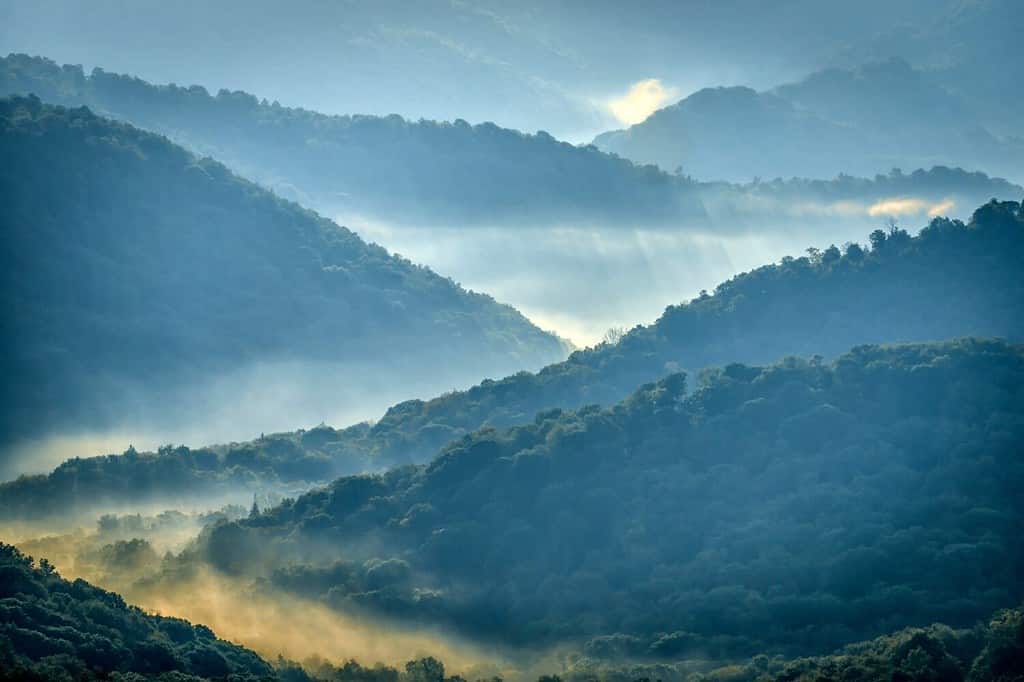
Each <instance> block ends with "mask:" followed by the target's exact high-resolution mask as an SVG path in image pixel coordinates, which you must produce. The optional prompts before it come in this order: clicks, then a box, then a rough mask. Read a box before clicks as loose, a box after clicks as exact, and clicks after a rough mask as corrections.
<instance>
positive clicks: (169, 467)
mask: <svg viewBox="0 0 1024 682" xmlns="http://www.w3.org/2000/svg"><path fill="white" fill-rule="evenodd" d="M870 242H871V246H870V248H862V247H861V246H858V245H848V246H846V247H844V249H842V250H840V249H838V248H836V247H829V248H826V249H824V250H820V251H819V250H812V251H811V253H810V254H809V255H807V256H804V257H801V258H787V259H784V260H783V261H782V262H781V263H779V264H775V265H767V266H764V267H762V268H759V269H757V270H754V271H752V272H749V273H746V274H742V275H739V276H737V277H735V278H733V279H731V280H729V281H727V282H725V283H723V284H721V285H719V286H718V287H717V288H716V289H715V291H714V292H713V293H712V294H708V295H702V296H700V297H698V298H696V299H694V300H692V301H690V302H689V303H685V304H681V305H678V306H672V307H670V308H668V309H667V310H666V311H665V313H664V314H663V315H662V317H661V318H660V319H659V320H658V321H657V322H656V323H654V324H652V325H650V326H647V327H639V326H638V327H636V328H635V329H633V330H632V331H630V332H628V333H627V334H625V336H624V337H623V338H622V339H621V341H619V342H618V343H616V344H601V345H599V346H597V347H595V348H591V349H587V350H583V351H578V352H575V353H573V354H572V355H571V356H570V358H569V359H568V360H566V361H565V362H561V363H558V364H554V365H550V366H548V367H546V368H545V369H543V370H541V371H540V372H537V373H536V374H532V373H528V372H522V373H519V374H515V375H513V376H509V377H506V378H505V379H502V380H500V381H485V382H483V383H481V384H480V385H478V386H475V387H474V388H472V389H469V390H468V391H463V392H455V393H450V394H447V395H443V396H441V397H438V398H435V399H433V400H429V401H421V400H411V401H408V402H404V403H400V404H398V405H395V406H394V407H392V408H391V409H390V410H389V411H388V412H387V414H385V415H384V416H383V418H381V419H380V420H379V421H377V422H376V423H374V424H372V425H370V424H359V425H355V426H351V427H349V428H345V429H340V430H336V429H333V428H330V427H326V426H322V427H318V428H315V429H312V430H308V431H300V432H296V433H284V434H273V435H268V436H266V437H265V438H263V439H260V440H256V441H252V442H248V443H242V444H236V445H231V446H222V447H218V448H203V449H193V450H189V449H188V448H184V447H182V448H167V449H164V450H162V451H161V452H159V453H149V454H139V453H135V452H132V453H129V454H128V456H126V457H125V456H108V457H96V458H88V459H74V460H69V461H68V462H66V463H65V464H63V465H61V466H60V467H58V468H57V469H56V470H55V471H54V472H53V473H51V474H49V475H47V476H35V477H26V478H23V479H20V480H18V481H13V482H10V483H6V484H3V485H0V514H2V515H3V516H7V517H11V518H18V517H21V518H26V517H34V516H45V515H49V514H53V513H57V512H60V511H62V510H68V509H72V508H74V507H75V506H76V505H90V504H100V503H103V502H118V501H120V502H127V501H141V500H145V499H151V498H153V497H166V498H172V499H178V498H180V496H182V495H183V494H186V493H194V494H197V495H198V494H208V493H210V492H217V491H225V490H230V489H237V488H238V487H239V486H245V485H258V486H262V487H277V488H279V489H280V488H286V487H289V486H293V485H294V484H295V483H297V482H300V481H325V480H329V479H331V478H333V477H334V476H337V475H341V474H346V473H359V472H363V471H368V470H380V469H383V468H385V467H388V466H393V465H396V464H403V463H410V462H424V461H427V460H428V459H429V458H431V457H433V456H434V455H435V454H436V453H437V451H438V449H439V448H440V447H442V446H443V445H445V444H446V443H449V442H451V441H453V440H455V439H457V438H459V437H461V436H463V435H464V434H466V433H468V432H471V431H474V430H475V429H478V428H480V427H481V426H485V425H494V426H511V425H517V424H527V423H530V422H532V420H533V419H534V416H535V415H536V414H537V413H538V412H540V411H542V410H546V409H550V408H562V409H575V408H577V407H580V406H583V405H589V404H602V405H608V404H612V403H615V402H617V401H619V400H622V399H623V398H625V397H626V396H627V395H629V394H630V393H631V392H632V391H634V390H635V389H636V387H637V386H639V385H641V384H644V383H646V382H650V381H656V380H658V379H660V378H662V377H664V376H666V375H667V374H670V373H672V372H675V371H678V370H680V369H686V370H691V371H696V370H699V369H701V368H703V367H707V366H715V365H724V364H727V363H730V362H750V363H765V362H773V361H775V360H777V359H779V358H781V357H784V356H786V355H790V354H796V355H803V356H813V355H822V356H826V357H834V356H836V355H838V354H839V353H842V352H844V351H846V350H848V349H849V348H851V347H852V346H855V345H857V344H867V343H887V342H909V341H933V340H941V339H949V338H954V337H959V336H970V335H973V336H995V337H1004V338H1007V339H1010V340H1012V341H1020V340H1022V339H1024V279H1022V278H1021V272H1024V213H1022V209H1021V205H1020V204H1018V203H1015V202H1002V203H990V204H987V205H985V206H982V207H981V208H979V209H978V210H977V211H975V213H974V216H973V218H972V219H971V221H970V222H969V224H966V225H965V224H963V223H961V222H959V221H950V220H946V219H935V220H933V221H932V222H931V224H930V225H929V226H928V227H926V228H925V229H924V230H922V231H921V233H920V234H919V235H918V236H916V237H912V236H910V235H908V234H907V233H906V232H904V231H902V230H893V231H890V232H883V231H876V232H875V233H873V234H872V235H871V236H870ZM140 481H141V482H144V483H140Z"/></svg>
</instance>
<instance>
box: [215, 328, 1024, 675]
mask: <svg viewBox="0 0 1024 682" xmlns="http://www.w3.org/2000/svg"><path fill="white" fill-rule="evenodd" d="M688 384H691V385H692V386H691V387H692V390H691V391H687V388H688ZM1022 391H1024V348H1022V347H1020V346H1013V345H1008V344H1005V343H1002V342H997V341H985V340H976V339H966V340H962V341H956V342H946V343H937V344H925V345H897V346H886V347H879V346H860V347H858V348H855V349H854V350H852V351H851V352H849V353H848V354H845V355H842V356H841V357H839V358H838V359H837V360H836V361H835V362H834V363H831V364H826V363H824V362H822V361H821V360H820V359H819V358H812V359H798V358H788V359H786V360H785V361H783V362H781V363H778V364H775V365H771V366H767V367H757V366H751V365H743V364H730V365H727V366H725V367H723V368H720V369H717V370H713V371H710V372H706V373H704V375H703V376H701V377H700V378H699V379H695V378H688V377H687V376H686V375H684V374H674V375H670V376H669V377H667V378H665V379H663V380H662V381H660V382H658V383H656V384H648V385H645V386H642V387H641V388H640V389H639V390H637V391H636V392H635V393H634V394H633V395H631V396H630V397H629V398H627V399H626V400H625V401H623V402H621V403H619V404H616V405H615V406H613V407H610V408H608V409H601V408H599V407H597V406H589V407H584V408H581V409H580V410H577V411H575V412H571V411H563V410H559V409H552V410H548V411H545V412H541V413H539V414H538V415H537V416H536V418H535V419H534V420H533V421H532V422H531V423H530V424H528V425H525V426H520V427H513V428H509V429H495V428H491V427H487V428H484V429H481V430H479V431H476V432H473V433H472V434H469V435H467V436H465V437H463V438H461V439H459V440H457V441H455V442H453V443H451V444H449V445H448V446H446V448H444V450H443V451H442V452H441V454H440V455H439V456H438V457H437V458H436V459H434V460H433V461H432V462H430V463H429V464H427V465H424V466H420V467H405V468H399V469H393V470H391V471H388V472H387V473H384V474H380V475H372V476H358V477H346V478H341V479H338V480H337V481H335V482H334V483H332V484H331V485H329V486H327V487H326V488H323V489H321V490H316V491H314V492H310V493H308V494H305V495H303V496H301V497H299V498H297V499H294V500H286V501H284V502H282V504H280V505H279V506H277V507H274V508H272V509H269V510H264V511H263V513H262V514H259V515H257V516H254V517H251V518H249V519H246V520H242V521H237V522H225V523H220V524H217V525H214V526H212V527H211V528H209V529H208V530H207V532H205V533H204V534H203V536H202V537H201V549H200V550H199V553H198V555H199V556H201V557H202V558H203V559H205V561H207V562H209V563H211V564H212V565H213V566H215V567H217V568H218V569H219V570H221V571H224V572H226V573H228V574H231V575H241V576H249V577H260V578H262V579H265V580H269V581H270V583H271V584H273V585H275V586H277V587H282V588H285V589H289V590H293V591H295V592H297V593H299V594H302V595H303V596H306V597H315V598H319V599H321V600H323V601H324V602H325V603H327V604H330V605H333V606H335V607H336V608H339V609H351V610H357V611H358V610H363V611H365V612H368V613H373V614H381V615H386V616H389V617H392V618H395V619H400V620H401V621H402V622H423V623H429V624H434V625H437V624H442V625H447V626H450V627H453V628H455V629H456V630H457V631H459V632H461V633H463V634H466V635H467V636H472V637H477V638H484V639H489V640H492V641H498V642H502V643H504V644H516V645H520V646H524V647H537V646H540V645H555V644H557V643H559V642H566V641H569V642H582V643H583V647H584V651H586V652H588V654H589V655H591V656H594V657H598V658H600V657H609V658H615V657H621V656H626V657H631V658H639V659H644V658H647V659H662V658H664V659H671V658H681V657H685V656H687V655H688V654H689V655H696V654H697V653H698V652H702V653H703V654H704V655H707V656H710V657H713V658H728V657H737V656H745V655H753V654H755V653H757V652H759V651H772V652H776V653H790V654H793V653H796V654H806V653H813V652H820V651H828V650H830V649H833V648H835V647H837V646H840V645H843V644H845V643H849V642H853V641H856V640H859V639H865V638H870V637H875V636H878V635H881V634H884V633H885V632H887V631H891V630H892V629H894V628H898V627H904V626H908V625H927V624H929V623H931V622H946V623H948V624H950V625H954V626H957V627H964V626H970V625H972V624H973V623H974V621H975V620H976V619H980V618H985V617H986V616H987V614H989V613H990V612H992V611H994V610H996V609H998V608H1001V607H1004V606H1006V605H1007V604H1016V603H1020V602H1021V600H1022V599H1024V590H1022V584H1021V581H1020V576H1019V570H1018V569H1019V566H1020V565H1021V562H1022V561H1024V554H1022V547H1021V544H1020V542H1019V538H1020V534H1021V532H1022V531H1024V506H1022V500H1021V497H1020V495H1019V490H1020V489H1021V486H1022V485H1024V463H1022V462H1021V459H1020V456H1019V455H1020V443H1021V439H1022V438H1024V394H1022ZM499 614H500V615H499Z"/></svg>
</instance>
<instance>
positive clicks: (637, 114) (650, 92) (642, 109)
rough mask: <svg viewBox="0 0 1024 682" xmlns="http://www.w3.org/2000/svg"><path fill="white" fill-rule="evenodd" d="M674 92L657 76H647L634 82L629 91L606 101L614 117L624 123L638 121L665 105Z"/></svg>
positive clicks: (630, 123)
mask: <svg viewBox="0 0 1024 682" xmlns="http://www.w3.org/2000/svg"><path fill="white" fill-rule="evenodd" d="M675 95H676V92H675V90H674V89H672V88H666V87H665V86H664V85H662V82H661V81H660V80H658V79H657V78H648V79H647V80H642V81H638V82H636V83H634V84H633V85H631V86H630V88H629V92H627V93H626V94H625V95H623V96H622V97H617V98H615V99H612V100H610V101H609V102H608V109H609V110H610V111H611V112H612V114H613V115H614V116H615V118H617V119H619V121H620V122H621V123H624V124H625V125H633V124H635V123H640V122H641V121H643V120H644V119H645V118H647V117H648V116H650V115H651V114H653V113H654V112H655V111H656V110H657V109H660V108H661V107H662V106H664V105H665V102H667V101H668V100H669V99H671V98H672V97H674V96H675Z"/></svg>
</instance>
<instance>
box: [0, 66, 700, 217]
mask: <svg viewBox="0 0 1024 682" xmlns="http://www.w3.org/2000/svg"><path fill="white" fill-rule="evenodd" d="M0 93H6V94H28V93H34V94H36V95H38V96H39V97H41V98H42V99H44V100H46V101H51V102H54V103H56V104H66V105H71V106H80V105H87V106H89V107H91V108H93V109H95V110H96V111H98V112H101V113H103V114H105V115H110V116H112V117H115V118H119V119H122V120H127V121H129V122H131V123H133V124H135V125H137V126H140V127H142V128H146V129H149V130H154V131H157V132H160V133H163V134H166V135H168V136H170V137H171V138H172V139H175V140H176V141H178V142H180V143H182V144H185V145H186V146H188V147H190V148H193V149H195V150H197V151H199V152H200V153H202V154H207V155H210V156H213V157H214V158H217V159H218V160H220V161H223V162H225V163H227V164H228V165H229V166H231V167H232V168H234V169H236V170H238V171H239V172H241V173H243V174H244V175H246V176H249V177H253V178H256V179H258V180H260V181H261V182H262V183H264V184H266V185H269V186H271V187H273V188H274V189H275V191H277V192H279V193H283V194H286V195H288V196H292V197H294V198H296V199H299V200H301V201H302V203H304V204H309V203H312V204H313V205H315V206H317V207H319V208H324V209H326V208H330V209H331V210H346V211H355V212H366V211H368V210H378V211H383V212H384V213H385V214H387V215H388V217H391V218H399V219H408V220H413V221H418V222H422V221H427V222H438V221H441V222H446V223H447V222H450V221H457V222H458V221H467V220H473V221H476V222H484V223H486V224H495V223H499V222H504V221H507V220H513V221H516V222H526V223H528V222H530V221H531V220H533V219H535V218H537V217H539V216H544V217H545V218H547V219H555V220H578V219H586V220H590V221H598V222H609V223H613V222H616V221H621V220H623V219H625V218H637V217H642V218H645V219H650V218H658V219H677V218H679V217H681V216H686V215H700V213H701V210H700V205H699V202H694V201H693V200H692V199H689V200H688V198H687V196H688V195H687V193H686V191H685V190H686V188H687V187H688V186H689V183H688V182H687V181H684V180H683V179H681V178H676V177H674V176H671V175H668V174H666V173H663V172H661V171H659V170H657V169H655V168H654V167H640V166H634V165H633V164H632V163H631V162H629V161H626V160H625V159H620V158H617V157H614V156H610V155H608V154H604V153H602V152H599V151H598V150H597V149H596V148H594V147H590V146H588V147H576V146H573V145H571V144H568V143H565V142H559V141H557V140H555V139H554V138H553V137H551V136H550V135H548V134H547V133H545V132H543V131H541V132H538V133H537V134H535V135H526V134H523V133H520V132H517V131H514V130H508V129H504V128H499V127H498V126H496V125H494V124H493V123H482V124H480V125H469V124H468V123H466V122H465V121H462V120H457V121H455V122H453V123H440V122H436V121H408V120H406V119H403V118H402V117H400V116H396V115H392V116H386V117H379V116H327V115H324V114H319V113H316V112H312V111H307V110H303V109H290V108H287V107H282V106H280V105H279V104H277V103H276V102H274V103H268V102H267V101H266V100H262V101H261V100H259V99H257V98H256V97H254V96H253V95H251V94H249V93H246V92H230V91H228V90H221V91H220V92H218V93H217V94H216V95H210V94H209V93H208V92H207V91H206V90H205V89H204V88H202V87H200V86H195V85H194V86H191V87H187V88H186V87H179V86H176V85H173V84H172V85H166V86H158V85H151V84H150V83H147V82H145V81H143V80H140V79H138V78H133V77H130V76H124V75H119V74H114V73H108V72H105V71H103V70H102V69H94V70H93V72H92V73H91V74H90V75H85V74H84V73H83V71H82V68H81V67H80V66H63V67H60V66H58V65H57V64H55V63H54V62H52V61H49V60H46V59H40V58H32V57H29V56H27V55H16V54H12V55H10V56H8V57H7V58H5V59H2V60H0Z"/></svg>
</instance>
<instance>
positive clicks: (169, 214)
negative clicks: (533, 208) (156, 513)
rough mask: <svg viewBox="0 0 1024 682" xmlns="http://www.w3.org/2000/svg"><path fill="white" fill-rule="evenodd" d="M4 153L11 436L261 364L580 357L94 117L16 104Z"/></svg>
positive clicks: (162, 145)
mask: <svg viewBox="0 0 1024 682" xmlns="http://www.w3.org/2000/svg"><path fill="white" fill-rule="evenodd" d="M0 156H2V158H3V159H4V163H3V165H2V168H0V202H2V204H3V207H4V209H3V211H2V213H0V227H2V229H0V243H2V248H0V305H2V310H3V319H4V339H3V346H2V352H0V356H2V361H0V367H2V371H3V375H4V386H3V389H2V398H0V402H2V404H3V405H4V416H3V422H2V426H0V435H2V436H3V437H14V436H30V435H37V434H39V433H40V431H37V430H36V429H43V428H44V427H47V426H54V425H56V424H57V423H59V424H60V426H61V427H62V428H70V427H74V426H75V425H85V426H101V425H102V424H100V423H99V422H100V421H101V420H102V419H101V418H102V415H101V414H100V411H101V410H103V411H104V412H103V414H106V413H115V414H116V413H117V409H118V400H119V399H121V398H125V396H126V395H127V394H128V393H131V392H133V391H134V392H135V393H136V394H144V395H148V396H154V395H157V394H160V397H159V401H160V402H161V404H162V405H164V407H165V408H168V409H169V407H170V405H169V404H168V402H169V397H168V395H167V394H166V393H165V392H166V391H169V390H170V389H171V388H172V387H174V386H177V385H181V384H182V383H183V382H187V381H192V380H195V381H208V380H212V379H216V378H217V377H218V376H220V375H222V374H224V373H226V372H229V371H231V370H235V369H239V368H243V367H245V366H246V365H247V363H253V362H257V361H269V360H275V359H281V358H286V359H287V360H289V361H295V362H306V361H308V362H325V363H326V362H359V363H362V364H363V365H364V366H365V367H366V368H367V370H368V371H372V370H375V369H377V370H379V369H383V368H390V367H392V366H394V367H405V368H407V370H406V371H407V372H408V373H409V374H410V376H411V375H418V376H421V375H423V374H424V373H427V374H429V373H431V372H433V373H434V374H436V375H437V376H438V377H439V381H438V383H440V384H442V385H443V384H444V383H447V381H448V380H449V377H452V376H454V375H455V372H456V371H459V372H462V373H463V374H464V375H472V376H480V375H481V374H483V375H488V374H490V375H494V374H496V373H500V374H504V373H507V372H509V371H515V370H516V369H518V368H522V367H529V366H531V365H532V366H534V367H538V366H543V365H544V364H546V363H549V362H552V361H555V360H558V359H559V358H561V357H564V355H563V352H564V350H563V345H562V343H561V341H560V340H559V339H557V338H556V337H554V336H553V335H551V334H548V333H546V332H542V331H541V330H539V329H538V328H536V327H535V326H533V325H532V324H531V323H530V322H529V321H528V320H527V319H526V318H525V317H523V316H522V315H521V314H519V313H518V312H517V311H516V310H514V309H513V308H511V307H509V306H506V305H500V304H498V303H496V302H495V301H494V300H493V299H491V298H490V297H488V296H485V295H481V294H475V293H472V292H468V291H465V290H464V289H462V288H460V287H459V286H458V285H457V284H455V283H454V282H453V281H451V280H449V279H445V278H443V277H440V276H438V275H436V274H435V273H433V272H431V271H430V270H429V269H426V268H423V267H418V266H415V265H413V264H412V263H410V262H408V261H406V260H404V259H401V258H399V257H395V256H391V255H389V254H388V253H387V252H386V251H385V250H384V249H383V248H381V247H379V246H375V245H369V244H366V243H364V242H363V241H362V240H360V239H359V237H357V236H356V235H355V234H353V233H352V232H350V231H348V230H346V229H345V228H342V227H339V226H337V225H335V224H334V223H332V222H330V221H328V220H324V219H322V218H320V217H318V216H317V215H316V214H314V213H312V212H310V211H307V210H304V209H302V208H300V207H299V206H297V205H295V204H293V203H290V202H287V201H283V200H281V199H279V198H277V197H276V196H274V195H273V194H271V193H270V192H268V191H266V190H263V189H261V188H260V187H258V186H256V185H254V184H252V183H250V182H247V181H245V180H242V179H240V178H238V177H237V176H235V175H233V174H232V173H231V172H229V171H228V170H227V169H226V168H225V167H224V166H223V165H221V164H219V163H216V162H213V161H210V160H208V159H198V158H196V157H194V156H192V155H191V154H190V153H188V152H186V151H185V150H184V149H182V148H181V147H178V146H176V145H174V144H172V143H171V142H169V141H168V140H167V139H166V138H163V137H160V136H157V135H155V134H152V133H147V132H143V131H140V130H138V129H136V128H133V127H130V126H128V125H125V124H122V123H115V122H112V121H110V120H107V119H104V118H101V117H98V116H96V115H94V114H92V113H91V112H89V111H88V110H87V109H84V108H82V109H65V108H62V107H53V106H50V105H46V104H43V103H41V102H40V101H39V100H38V99H35V98H8V99H0ZM58 199H59V200H58ZM445 372H449V374H445ZM500 374H498V375H499V376H500ZM441 379H443V380H444V381H441ZM452 380H453V379H452ZM42 432H43V433H45V431H42Z"/></svg>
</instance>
